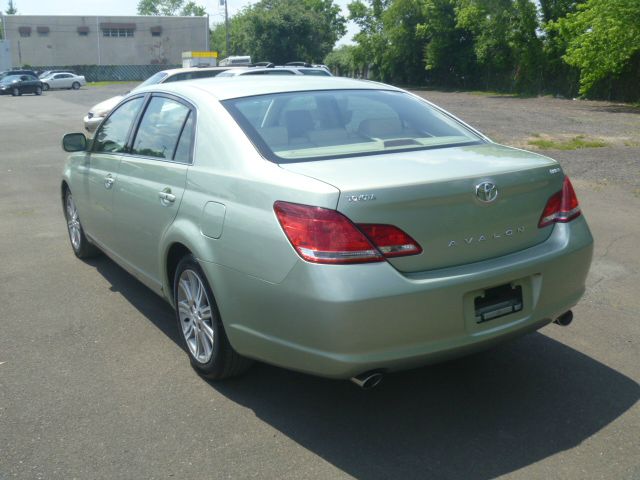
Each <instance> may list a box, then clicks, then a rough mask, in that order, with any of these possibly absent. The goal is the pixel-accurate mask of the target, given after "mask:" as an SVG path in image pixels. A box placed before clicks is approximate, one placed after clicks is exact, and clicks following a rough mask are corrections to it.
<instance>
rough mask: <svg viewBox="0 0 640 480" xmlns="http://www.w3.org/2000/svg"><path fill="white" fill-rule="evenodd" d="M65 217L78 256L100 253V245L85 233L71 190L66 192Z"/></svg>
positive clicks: (93, 255) (88, 256) (86, 256)
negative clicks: (97, 245) (94, 242)
mask: <svg viewBox="0 0 640 480" xmlns="http://www.w3.org/2000/svg"><path fill="white" fill-rule="evenodd" d="M64 218H65V219H66V220H67V231H68V232H69V240H70V241H71V248H72V249H73V253H75V255H76V257H78V258H82V259H84V258H91V257H95V256H96V255H99V254H100V250H98V247H96V246H95V245H94V244H93V243H91V242H90V241H89V240H88V239H87V237H86V236H85V234H84V229H83V228H82V224H81V223H80V217H79V216H78V209H77V208H76V204H75V202H74V201H73V196H72V195H71V192H70V191H69V190H67V191H66V192H65V194H64Z"/></svg>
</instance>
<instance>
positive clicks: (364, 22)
mask: <svg viewBox="0 0 640 480" xmlns="http://www.w3.org/2000/svg"><path fill="white" fill-rule="evenodd" d="M391 2H392V0H368V5H367V4H365V3H364V2H363V1H362V0H355V1H353V2H351V3H349V5H348V8H349V19H350V20H352V21H353V22H354V23H355V24H356V25H357V26H358V27H359V28H360V31H359V32H358V33H357V34H355V35H354V37H353V39H354V41H355V42H356V48H355V49H354V50H353V56H354V61H355V62H356V63H358V64H360V65H362V66H363V73H364V76H366V77H369V76H370V77H371V78H373V79H376V80H383V81H390V78H391V74H392V72H391V68H390V66H389V65H388V64H387V62H386V61H385V52H386V50H387V48H388V46H389V40H388V37H387V35H386V31H385V26H384V23H383V21H382V15H383V13H384V12H385V10H386V9H387V8H388V7H389V5H391Z"/></svg>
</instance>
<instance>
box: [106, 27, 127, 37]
mask: <svg viewBox="0 0 640 480" xmlns="http://www.w3.org/2000/svg"><path fill="white" fill-rule="evenodd" d="M133 31H134V30H133V28H103V29H102V36H103V37H133Z"/></svg>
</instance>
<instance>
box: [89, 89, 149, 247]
mask: <svg viewBox="0 0 640 480" xmlns="http://www.w3.org/2000/svg"><path fill="white" fill-rule="evenodd" d="M143 103H144V97H137V98H133V99H131V100H130V101H128V102H126V103H124V104H122V105H120V106H119V107H118V108H117V109H116V110H114V111H113V113H111V115H109V117H107V119H106V120H105V121H104V122H102V124H100V127H99V129H98V131H97V132H96V135H95V137H94V140H93V148H92V151H91V154H90V158H89V162H88V167H87V168H88V172H87V173H86V178H87V180H86V184H87V188H86V189H87V191H88V199H87V200H88V201H87V204H88V206H89V208H88V212H87V213H86V214H85V219H84V220H83V221H84V222H85V224H86V226H87V231H88V232H89V235H90V236H91V237H92V238H94V239H95V240H97V241H98V243H99V244H100V245H101V246H102V247H105V248H107V249H109V250H111V249H113V245H114V240H115V239H116V237H117V235H118V232H117V230H116V229H114V225H113V191H114V188H115V187H116V186H117V184H118V166H119V164H120V161H121V158H122V153H123V152H125V151H126V150H127V144H128V140H129V136H130V132H131V129H132V127H133V123H134V121H135V120H136V118H137V117H138V113H139V111H140V108H142V104H143Z"/></svg>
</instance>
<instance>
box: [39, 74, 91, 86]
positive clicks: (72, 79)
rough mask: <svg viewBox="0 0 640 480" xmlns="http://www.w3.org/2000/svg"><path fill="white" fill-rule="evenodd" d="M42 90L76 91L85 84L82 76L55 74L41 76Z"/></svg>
mask: <svg viewBox="0 0 640 480" xmlns="http://www.w3.org/2000/svg"><path fill="white" fill-rule="evenodd" d="M40 81H41V82H42V89H43V90H49V89H52V88H66V89H73V90H78V89H79V88H80V87H82V86H84V85H86V84H87V81H86V80H85V78H84V75H76V74H75V73H71V72H57V73H52V74H50V75H47V76H41V77H40Z"/></svg>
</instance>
